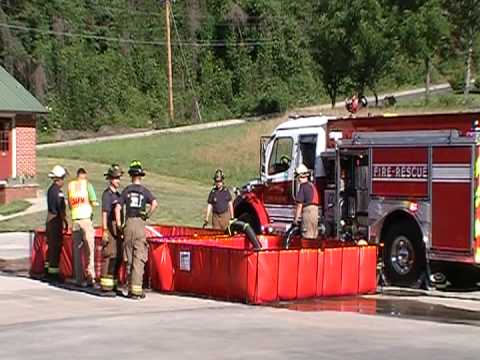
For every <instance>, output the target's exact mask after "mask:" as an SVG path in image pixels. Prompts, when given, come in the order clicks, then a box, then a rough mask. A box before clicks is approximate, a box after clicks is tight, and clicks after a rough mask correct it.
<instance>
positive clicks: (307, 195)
mask: <svg viewBox="0 0 480 360" xmlns="http://www.w3.org/2000/svg"><path fill="white" fill-rule="evenodd" d="M295 172H296V175H297V176H298V181H299V183H300V187H299V189H298V192H297V196H296V197H295V199H296V202H297V209H296V212H295V220H294V224H295V225H300V226H301V234H302V238H303V239H306V240H315V239H317V237H318V205H319V196H318V191H317V189H316V187H315V185H314V184H313V183H312V182H310V181H309V177H310V170H309V169H308V168H307V167H306V166H305V165H303V164H300V166H299V167H298V168H297V169H296V170H295Z"/></svg>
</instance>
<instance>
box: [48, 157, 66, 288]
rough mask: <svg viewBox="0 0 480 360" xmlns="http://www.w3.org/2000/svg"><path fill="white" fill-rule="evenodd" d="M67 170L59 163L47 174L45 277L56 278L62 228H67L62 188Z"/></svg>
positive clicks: (61, 242)
mask: <svg viewBox="0 0 480 360" xmlns="http://www.w3.org/2000/svg"><path fill="white" fill-rule="evenodd" d="M66 176H67V170H65V168H63V167H62V166H60V165H56V166H55V167H54V168H53V169H52V171H50V173H49V174H48V177H49V178H50V179H52V184H51V185H50V187H49V188H48V191H47V205H48V213H47V221H46V235H47V244H48V253H47V261H46V262H45V270H46V272H47V278H49V279H50V280H54V281H55V280H58V276H59V273H60V271H59V267H58V264H59V262H60V253H61V251H62V245H63V230H64V229H67V228H68V222H67V215H66V204H65V194H64V192H63V190H62V188H63V185H64V184H65V177H66Z"/></svg>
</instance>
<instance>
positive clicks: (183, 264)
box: [180, 251, 192, 271]
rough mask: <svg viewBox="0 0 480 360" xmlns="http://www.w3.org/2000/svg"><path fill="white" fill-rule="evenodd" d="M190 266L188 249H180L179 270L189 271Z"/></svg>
mask: <svg viewBox="0 0 480 360" xmlns="http://www.w3.org/2000/svg"><path fill="white" fill-rule="evenodd" d="M191 268H192V265H191V261H190V251H180V270H182V271H190V270H191Z"/></svg>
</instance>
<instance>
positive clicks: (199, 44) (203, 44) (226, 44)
mask: <svg viewBox="0 0 480 360" xmlns="http://www.w3.org/2000/svg"><path fill="white" fill-rule="evenodd" d="M0 27H3V28H7V29H10V30H15V31H24V32H30V31H31V32H35V33H37V34H42V35H54V36H65V37H70V38H80V39H90V40H103V41H107V42H118V43H121V44H132V45H150V46H163V45H166V42H165V41H160V40H155V41H147V40H133V39H124V38H118V37H110V36H101V35H92V34H91V33H73V32H63V31H54V30H41V29H38V28H32V27H28V26H20V25H13V24H6V23H0ZM276 43H278V41H257V40H255V41H244V42H237V43H229V42H222V41H219V42H176V43H173V44H174V45H183V46H191V47H251V46H261V45H268V44H276Z"/></svg>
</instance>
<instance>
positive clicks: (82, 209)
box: [68, 168, 99, 287]
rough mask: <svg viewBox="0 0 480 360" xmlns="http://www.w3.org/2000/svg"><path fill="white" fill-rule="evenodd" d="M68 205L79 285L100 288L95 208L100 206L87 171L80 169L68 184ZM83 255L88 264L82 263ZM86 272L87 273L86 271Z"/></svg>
mask: <svg viewBox="0 0 480 360" xmlns="http://www.w3.org/2000/svg"><path fill="white" fill-rule="evenodd" d="M68 205H69V207H70V213H71V216H72V222H73V226H72V227H73V233H72V238H73V270H74V277H75V280H76V282H77V284H78V285H81V286H93V287H99V286H98V285H97V284H96V283H95V263H94V253H95V230H94V228H93V223H92V217H93V207H94V206H98V203H97V196H96V194H95V189H94V188H93V186H92V184H91V183H90V182H89V181H88V176H87V171H86V170H85V169H83V168H80V169H78V171H77V178H76V179H75V180H73V181H71V182H70V183H69V184H68ZM82 253H83V254H84V256H85V260H86V264H83V263H82ZM85 270H86V271H85Z"/></svg>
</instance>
